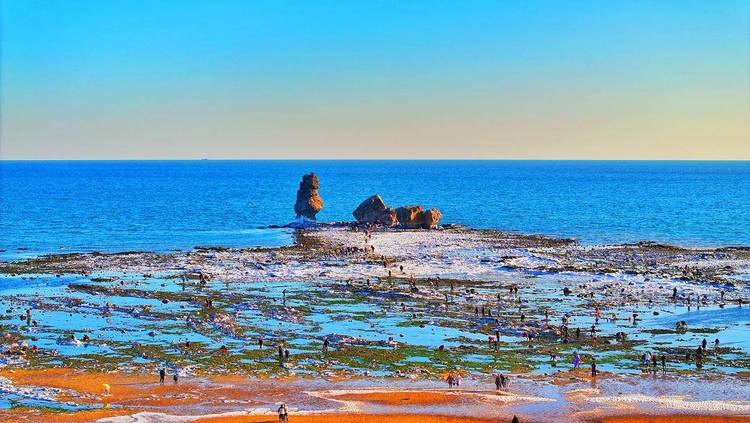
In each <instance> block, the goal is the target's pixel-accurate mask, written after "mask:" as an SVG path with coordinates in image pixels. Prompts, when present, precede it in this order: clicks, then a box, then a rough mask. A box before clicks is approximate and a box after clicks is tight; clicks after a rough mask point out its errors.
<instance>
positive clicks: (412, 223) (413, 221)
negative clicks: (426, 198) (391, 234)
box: [396, 206, 424, 229]
mask: <svg viewBox="0 0 750 423" xmlns="http://www.w3.org/2000/svg"><path fill="white" fill-rule="evenodd" d="M423 211H424V207H422V206H402V207H399V208H397V209H396V217H397V218H398V224H399V225H400V226H401V227H403V228H410V229H414V228H421V227H422V223H423V221H422V213H423Z"/></svg>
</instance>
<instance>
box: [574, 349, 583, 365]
mask: <svg viewBox="0 0 750 423" xmlns="http://www.w3.org/2000/svg"><path fill="white" fill-rule="evenodd" d="M580 366H581V356H580V355H578V351H576V352H574V353H573V368H574V369H577V368H578V367H580Z"/></svg>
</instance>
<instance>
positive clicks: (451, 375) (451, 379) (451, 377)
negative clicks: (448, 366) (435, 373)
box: [445, 373, 454, 388]
mask: <svg viewBox="0 0 750 423" xmlns="http://www.w3.org/2000/svg"><path fill="white" fill-rule="evenodd" d="M445 381H446V382H448V388H452V387H453V381H454V379H453V374H451V373H449V374H448V377H446V378H445Z"/></svg>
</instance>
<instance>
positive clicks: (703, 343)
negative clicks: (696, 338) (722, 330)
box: [701, 338, 708, 351]
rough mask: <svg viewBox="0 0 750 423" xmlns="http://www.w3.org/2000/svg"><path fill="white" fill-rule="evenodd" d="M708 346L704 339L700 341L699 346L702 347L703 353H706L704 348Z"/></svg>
mask: <svg viewBox="0 0 750 423" xmlns="http://www.w3.org/2000/svg"><path fill="white" fill-rule="evenodd" d="M707 345H708V341H707V340H706V338H703V341H701V346H702V347H703V351H706V346H707Z"/></svg>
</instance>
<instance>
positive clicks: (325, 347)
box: [323, 338, 328, 351]
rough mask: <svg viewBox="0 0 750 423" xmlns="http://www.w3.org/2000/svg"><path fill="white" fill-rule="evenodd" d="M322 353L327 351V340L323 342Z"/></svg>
mask: <svg viewBox="0 0 750 423" xmlns="http://www.w3.org/2000/svg"><path fill="white" fill-rule="evenodd" d="M323 351H328V338H325V339H324V340H323Z"/></svg>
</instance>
